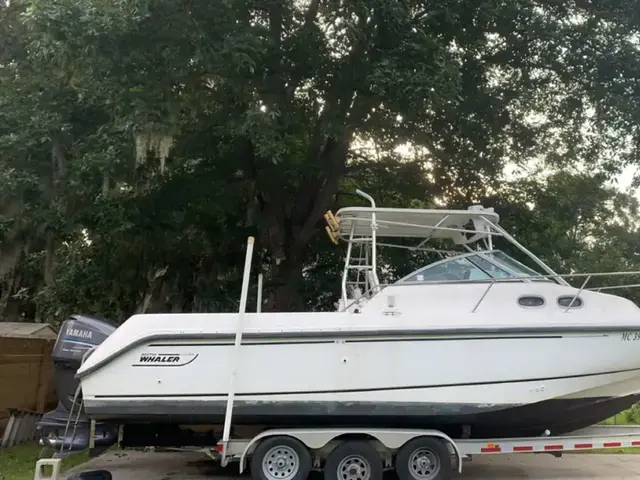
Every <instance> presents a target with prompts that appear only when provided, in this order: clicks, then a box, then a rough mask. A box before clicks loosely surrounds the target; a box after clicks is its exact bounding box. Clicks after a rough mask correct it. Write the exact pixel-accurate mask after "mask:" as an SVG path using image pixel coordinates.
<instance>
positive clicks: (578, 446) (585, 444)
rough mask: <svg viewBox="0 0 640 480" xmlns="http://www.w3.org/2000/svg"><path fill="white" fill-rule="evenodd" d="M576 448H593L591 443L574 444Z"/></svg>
mask: <svg viewBox="0 0 640 480" xmlns="http://www.w3.org/2000/svg"><path fill="white" fill-rule="evenodd" d="M575 447H576V448H593V443H576V444H575Z"/></svg>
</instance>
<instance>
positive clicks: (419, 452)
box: [395, 437, 451, 480]
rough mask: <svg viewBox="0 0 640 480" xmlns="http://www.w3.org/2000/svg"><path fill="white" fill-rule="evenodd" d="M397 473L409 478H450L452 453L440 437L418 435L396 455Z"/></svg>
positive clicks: (412, 479)
mask: <svg viewBox="0 0 640 480" xmlns="http://www.w3.org/2000/svg"><path fill="white" fill-rule="evenodd" d="M395 465H396V473H397V474H398V477H399V478H401V479H407V480H449V479H450V478H451V453H449V449H448V448H447V445H446V444H445V443H444V442H443V441H442V440H439V439H436V438H429V437H418V438H414V439H413V440H410V441H408V442H407V443H405V444H404V445H403V446H402V448H400V450H399V451H398V454H397V455H396V463H395Z"/></svg>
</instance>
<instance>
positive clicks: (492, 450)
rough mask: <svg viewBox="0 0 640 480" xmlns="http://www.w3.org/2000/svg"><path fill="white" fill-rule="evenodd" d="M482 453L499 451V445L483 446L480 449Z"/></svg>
mask: <svg viewBox="0 0 640 480" xmlns="http://www.w3.org/2000/svg"><path fill="white" fill-rule="evenodd" d="M480 451H481V452H482V453H498V452H501V451H502V450H500V447H484V448H482V449H480Z"/></svg>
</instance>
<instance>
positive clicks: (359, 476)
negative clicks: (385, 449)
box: [324, 440, 382, 480]
mask: <svg viewBox="0 0 640 480" xmlns="http://www.w3.org/2000/svg"><path fill="white" fill-rule="evenodd" d="M324 480H382V460H381V459H380V455H379V454H378V452H377V451H376V449H375V448H374V447H373V446H372V445H371V444H370V443H368V442H360V441H353V440H351V441H347V442H344V443H343V444H341V445H338V446H337V447H336V448H334V449H333V451H332V452H331V453H330V454H329V456H328V457H327V461H326V462H325V464H324Z"/></svg>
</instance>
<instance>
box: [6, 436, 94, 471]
mask: <svg viewBox="0 0 640 480" xmlns="http://www.w3.org/2000/svg"><path fill="white" fill-rule="evenodd" d="M41 449H42V447H41V446H40V445H38V444H35V443H29V444H25V445H17V446H15V447H11V448H0V480H33V473H34V471H35V467H36V462H37V461H38V458H39V457H38V455H39V453H40V450H41ZM88 459H89V458H88V454H87V452H86V451H84V452H79V453H75V454H73V455H69V456H68V457H65V458H64V459H63V460H62V470H63V471H64V470H68V469H70V468H73V467H75V466H77V465H80V464H82V463H85V462H86V461H87V460H88Z"/></svg>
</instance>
